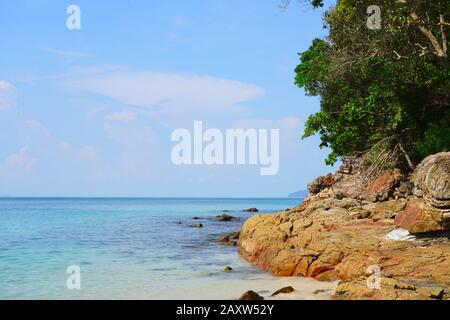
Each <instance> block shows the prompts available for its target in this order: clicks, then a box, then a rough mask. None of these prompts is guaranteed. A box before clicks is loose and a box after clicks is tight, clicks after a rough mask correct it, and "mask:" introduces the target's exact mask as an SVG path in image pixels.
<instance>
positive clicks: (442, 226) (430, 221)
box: [395, 199, 450, 234]
mask: <svg viewBox="0 0 450 320" xmlns="http://www.w3.org/2000/svg"><path fill="white" fill-rule="evenodd" d="M395 224H396V225H397V226H399V227H403V228H405V229H407V230H408V231H409V232H410V233H413V234H414V233H424V232H434V231H445V230H450V210H441V209H438V208H435V207H433V206H432V205H430V204H428V203H427V202H425V201H424V200H423V199H412V200H410V201H409V202H408V204H407V205H406V208H405V210H404V211H403V212H402V213H400V214H398V215H397V217H396V218H395Z"/></svg>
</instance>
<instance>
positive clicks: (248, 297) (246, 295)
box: [239, 290, 264, 300]
mask: <svg viewBox="0 0 450 320" xmlns="http://www.w3.org/2000/svg"><path fill="white" fill-rule="evenodd" d="M239 300H264V297H261V296H260V295H259V294H257V293H256V292H255V291H253V290H249V291H247V292H246V293H244V294H243V295H242V296H241V297H240V298H239Z"/></svg>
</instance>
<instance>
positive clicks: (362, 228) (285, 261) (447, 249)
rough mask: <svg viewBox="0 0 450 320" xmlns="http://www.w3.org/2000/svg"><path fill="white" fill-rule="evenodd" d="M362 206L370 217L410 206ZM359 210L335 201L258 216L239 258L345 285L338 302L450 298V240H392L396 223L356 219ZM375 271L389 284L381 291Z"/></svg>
mask: <svg viewBox="0 0 450 320" xmlns="http://www.w3.org/2000/svg"><path fill="white" fill-rule="evenodd" d="M361 204H362V205H363V206H364V207H365V208H367V209H366V210H368V211H369V212H370V213H371V214H374V212H378V213H382V212H384V210H392V211H397V210H400V208H401V207H402V206H404V202H403V203H402V204H400V203H396V202H395V201H391V202H381V203H375V204H373V205H370V206H369V205H368V204H364V203H361ZM361 204H360V205H361ZM353 205H355V207H352V206H353ZM360 205H358V204H357V202H355V203H353V204H350V202H349V201H347V200H346V199H343V200H336V199H331V198H330V199H325V200H318V201H315V202H311V203H310V204H309V205H307V206H304V207H303V206H300V207H297V208H294V209H292V210H291V211H289V212H285V211H283V212H280V213H277V214H270V215H256V216H254V217H252V218H250V219H248V220H247V221H246V222H245V223H244V225H243V227H242V230H241V235H240V242H239V247H238V252H239V254H240V255H241V256H242V257H244V258H245V259H247V260H248V261H250V262H252V263H254V264H256V265H258V266H259V267H261V268H262V269H264V270H267V271H269V272H271V273H272V274H274V275H279V276H308V277H313V278H315V279H317V280H322V281H334V280H342V281H341V283H340V285H339V286H338V291H337V293H336V297H337V298H338V299H431V295H428V296H427V295H425V294H423V292H422V293H420V292H418V291H416V290H413V288H421V287H430V286H432V287H440V288H444V289H445V290H446V291H445V292H448V290H449V289H450V243H449V241H448V240H447V239H446V238H443V239H442V240H439V241H438V240H433V241H431V240H430V241H428V240H426V239H424V240H414V241H397V240H388V239H386V238H385V236H386V235H387V234H388V233H389V232H391V231H392V230H394V229H395V224H394V223H393V220H391V219H388V220H386V219H380V220H378V221H374V220H373V219H360V220H355V219H352V218H351V215H350V212H353V211H354V210H356V209H358V208H359V207H358V206H360ZM330 206H331V208H330ZM345 208H348V209H345ZM371 265H379V266H380V268H381V270H382V277H383V278H386V279H388V278H389V280H383V281H382V290H369V289H368V288H367V283H366V280H367V278H368V276H369V275H368V274H367V268H368V267H369V266H371ZM434 296H436V293H434ZM444 296H445V294H444Z"/></svg>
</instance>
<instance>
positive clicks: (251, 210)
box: [242, 208, 259, 212]
mask: <svg viewBox="0 0 450 320" xmlns="http://www.w3.org/2000/svg"><path fill="white" fill-rule="evenodd" d="M242 211H244V212H258V211H259V210H258V209H256V208H248V209H244V210H242Z"/></svg>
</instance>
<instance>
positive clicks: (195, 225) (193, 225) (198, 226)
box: [189, 223, 203, 228]
mask: <svg viewBox="0 0 450 320" xmlns="http://www.w3.org/2000/svg"><path fill="white" fill-rule="evenodd" d="M189 227H191V228H203V224H202V223H194V224H191V225H190V226H189Z"/></svg>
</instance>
